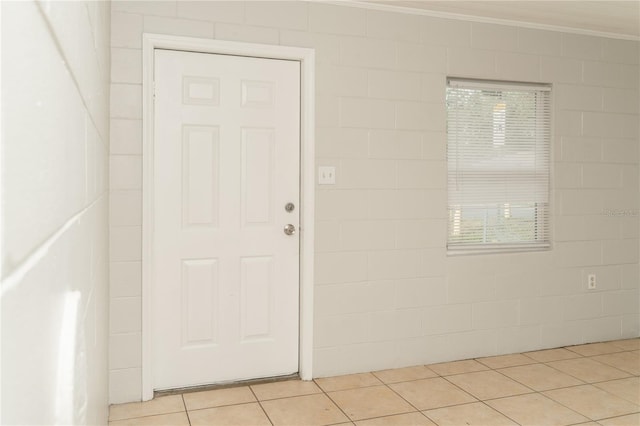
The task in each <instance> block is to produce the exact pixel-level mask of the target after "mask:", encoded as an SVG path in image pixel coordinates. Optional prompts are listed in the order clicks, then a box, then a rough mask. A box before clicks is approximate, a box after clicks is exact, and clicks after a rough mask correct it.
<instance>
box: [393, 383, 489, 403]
mask: <svg viewBox="0 0 640 426" xmlns="http://www.w3.org/2000/svg"><path fill="white" fill-rule="evenodd" d="M389 386H390V387H391V389H393V390H394V391H396V392H397V393H398V394H400V395H401V396H402V397H403V398H404V399H406V400H407V401H409V402H410V403H411V404H413V406H414V407H416V408H417V409H419V410H430V409H433V408H441V407H447V406H451V405H458V404H464V403H467V402H476V401H477V400H476V399H475V398H474V397H473V396H471V395H469V394H468V393H466V392H464V391H463V390H461V389H460V388H458V387H456V386H454V385H452V384H451V383H449V382H448V381H447V380H445V379H443V378H441V377H436V378H433V379H423V380H416V381H412V382H403V383H396V384H392V385H389Z"/></svg>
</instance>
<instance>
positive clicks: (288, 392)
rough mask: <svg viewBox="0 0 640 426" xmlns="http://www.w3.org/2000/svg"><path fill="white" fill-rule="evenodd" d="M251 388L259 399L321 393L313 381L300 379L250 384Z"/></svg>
mask: <svg viewBox="0 0 640 426" xmlns="http://www.w3.org/2000/svg"><path fill="white" fill-rule="evenodd" d="M251 389H252V390H253V392H254V393H255V394H256V396H257V397H258V399H259V400H260V401H264V400H268V399H277V398H288V397H291V396H302V395H312V394H314V393H322V389H320V388H319V387H318V386H317V385H316V384H315V383H314V382H312V381H302V380H287V381H285V382H275V383H264V384H261V385H254V386H251Z"/></svg>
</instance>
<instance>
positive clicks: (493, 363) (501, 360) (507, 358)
mask: <svg viewBox="0 0 640 426" xmlns="http://www.w3.org/2000/svg"><path fill="white" fill-rule="evenodd" d="M476 361H478V362H480V363H482V364H484V365H486V366H487V367H489V368H493V369H496V368H506V367H515V366H517V365H527V364H535V363H536V362H537V361H535V360H534V359H533V358H529V357H528V356H525V355H522V354H510V355H499V356H490V357H486V358H478V359H477V360H476Z"/></svg>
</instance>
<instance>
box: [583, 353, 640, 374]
mask: <svg viewBox="0 0 640 426" xmlns="http://www.w3.org/2000/svg"><path fill="white" fill-rule="evenodd" d="M592 359H594V360H596V361H598V362H602V363H604V364H607V365H610V366H612V367H615V368H617V369H618V370H622V371H626V372H627V373H630V374H633V375H634V376H638V375H640V352H618V353H615V354H608V355H598V356H594V357H593V358H592Z"/></svg>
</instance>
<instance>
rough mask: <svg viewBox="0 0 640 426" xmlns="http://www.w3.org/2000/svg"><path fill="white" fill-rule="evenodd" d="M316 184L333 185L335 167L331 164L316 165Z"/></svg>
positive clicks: (334, 182) (334, 181)
mask: <svg viewBox="0 0 640 426" xmlns="http://www.w3.org/2000/svg"><path fill="white" fill-rule="evenodd" d="M318 184H319V185H335V184H336V168H335V167H333V166H320V167H318Z"/></svg>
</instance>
